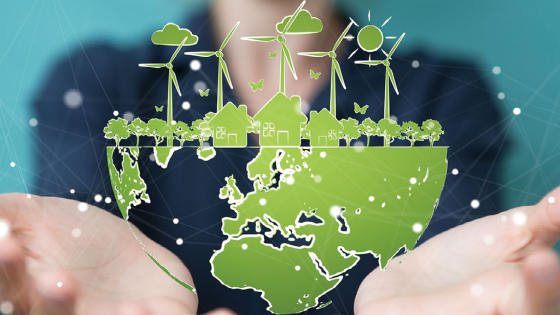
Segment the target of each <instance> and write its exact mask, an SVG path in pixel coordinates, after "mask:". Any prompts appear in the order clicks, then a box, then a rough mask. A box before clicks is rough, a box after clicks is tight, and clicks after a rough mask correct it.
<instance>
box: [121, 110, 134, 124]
mask: <svg viewBox="0 0 560 315" xmlns="http://www.w3.org/2000/svg"><path fill="white" fill-rule="evenodd" d="M123 118H124V119H125V120H126V121H128V122H131V121H132V120H134V114H133V113H132V112H124V114H123Z"/></svg>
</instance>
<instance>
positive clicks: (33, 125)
mask: <svg viewBox="0 0 560 315" xmlns="http://www.w3.org/2000/svg"><path fill="white" fill-rule="evenodd" d="M38 123H39V122H38V121H37V119H35V118H31V119H29V126H31V127H37V124H38Z"/></svg>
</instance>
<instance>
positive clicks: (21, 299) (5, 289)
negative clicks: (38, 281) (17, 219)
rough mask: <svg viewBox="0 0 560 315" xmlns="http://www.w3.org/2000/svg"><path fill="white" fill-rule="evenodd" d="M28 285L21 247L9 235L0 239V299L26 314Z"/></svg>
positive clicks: (29, 283)
mask: <svg viewBox="0 0 560 315" xmlns="http://www.w3.org/2000/svg"><path fill="white" fill-rule="evenodd" d="M0 224H5V221H4V223H0ZM5 226H7V225H5ZM30 286H31V280H30V277H29V275H28V274H27V271H26V269H25V256H24V253H23V249H22V248H21V246H20V245H19V244H18V242H17V241H16V240H15V239H14V238H12V237H11V236H9V235H8V236H6V237H5V238H3V239H0V301H11V302H12V304H13V306H14V309H15V311H16V312H19V313H25V314H27V313H29V310H30V309H31V306H30V302H29V287H30Z"/></svg>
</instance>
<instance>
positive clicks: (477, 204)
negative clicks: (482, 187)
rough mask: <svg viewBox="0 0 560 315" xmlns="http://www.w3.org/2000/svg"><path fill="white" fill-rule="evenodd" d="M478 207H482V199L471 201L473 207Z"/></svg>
mask: <svg viewBox="0 0 560 315" xmlns="http://www.w3.org/2000/svg"><path fill="white" fill-rule="evenodd" d="M478 207H480V201H478V200H477V199H473V200H472V201H471V208H473V209H478Z"/></svg>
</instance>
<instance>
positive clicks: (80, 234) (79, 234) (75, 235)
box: [72, 228, 82, 238]
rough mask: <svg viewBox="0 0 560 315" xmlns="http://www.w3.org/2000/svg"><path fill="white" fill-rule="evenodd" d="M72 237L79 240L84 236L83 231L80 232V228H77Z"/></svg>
mask: <svg viewBox="0 0 560 315" xmlns="http://www.w3.org/2000/svg"><path fill="white" fill-rule="evenodd" d="M72 236H73V237H74V238H78V237H80V236H82V230H80V229H79V228H75V229H73V230H72Z"/></svg>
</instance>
